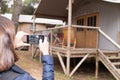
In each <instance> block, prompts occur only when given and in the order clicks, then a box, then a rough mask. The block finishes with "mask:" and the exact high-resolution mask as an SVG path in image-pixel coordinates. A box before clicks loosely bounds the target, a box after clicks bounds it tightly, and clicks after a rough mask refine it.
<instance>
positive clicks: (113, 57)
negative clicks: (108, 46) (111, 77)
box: [108, 57, 120, 60]
mask: <svg viewBox="0 0 120 80" xmlns="http://www.w3.org/2000/svg"><path fill="white" fill-rule="evenodd" d="M108 59H110V60H111V59H120V57H108Z"/></svg>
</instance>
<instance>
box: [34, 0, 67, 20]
mask: <svg viewBox="0 0 120 80" xmlns="http://www.w3.org/2000/svg"><path fill="white" fill-rule="evenodd" d="M67 5H68V0H41V2H40V4H39V6H38V8H37V9H36V11H35V13H34V15H35V16H36V17H40V18H52V19H62V20H65V19H66V18H67V10H66V7H67Z"/></svg>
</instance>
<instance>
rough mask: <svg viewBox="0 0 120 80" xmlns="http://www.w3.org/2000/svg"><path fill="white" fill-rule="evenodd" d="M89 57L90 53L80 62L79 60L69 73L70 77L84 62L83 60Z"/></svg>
mask: <svg viewBox="0 0 120 80" xmlns="http://www.w3.org/2000/svg"><path fill="white" fill-rule="evenodd" d="M89 55H90V53H87V54H86V55H85V56H84V57H83V58H82V60H80V62H79V63H78V64H77V66H76V67H75V68H74V69H73V70H72V72H71V73H70V77H71V76H72V75H73V74H74V73H75V71H76V70H77V69H78V68H79V67H80V66H81V64H82V63H83V62H84V61H85V59H87V57H88V56H89Z"/></svg>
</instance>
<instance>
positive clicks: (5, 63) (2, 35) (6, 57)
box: [0, 16, 18, 72]
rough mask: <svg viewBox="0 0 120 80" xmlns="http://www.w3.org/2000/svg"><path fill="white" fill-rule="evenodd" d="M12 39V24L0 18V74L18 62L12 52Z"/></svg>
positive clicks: (13, 32)
mask: <svg viewBox="0 0 120 80" xmlns="http://www.w3.org/2000/svg"><path fill="white" fill-rule="evenodd" d="M14 37H15V28H14V25H13V23H12V22H11V21H10V20H9V19H7V18H5V17H2V16H0V72H1V71H5V70H8V69H10V68H11V66H12V65H13V64H14V63H15V62H16V61H17V60H18V57H17V55H16V54H15V50H14Z"/></svg>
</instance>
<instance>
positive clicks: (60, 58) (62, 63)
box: [56, 52, 66, 74]
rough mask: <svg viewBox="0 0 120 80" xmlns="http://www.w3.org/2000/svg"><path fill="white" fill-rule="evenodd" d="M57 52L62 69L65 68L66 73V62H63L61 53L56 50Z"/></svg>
mask: <svg viewBox="0 0 120 80" xmlns="http://www.w3.org/2000/svg"><path fill="white" fill-rule="evenodd" d="M56 53H57V56H58V58H59V60H60V63H61V66H62V69H63V71H64V73H65V74H66V68H65V64H64V62H63V59H62V57H61V56H60V53H59V52H56Z"/></svg>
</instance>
